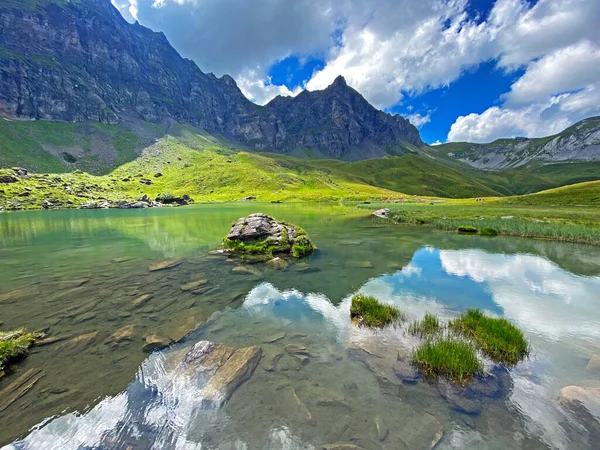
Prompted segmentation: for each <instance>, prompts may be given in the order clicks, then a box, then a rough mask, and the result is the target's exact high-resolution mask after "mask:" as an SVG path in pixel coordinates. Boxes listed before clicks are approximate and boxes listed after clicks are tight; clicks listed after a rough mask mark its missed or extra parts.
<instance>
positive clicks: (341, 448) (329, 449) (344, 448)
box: [323, 442, 366, 450]
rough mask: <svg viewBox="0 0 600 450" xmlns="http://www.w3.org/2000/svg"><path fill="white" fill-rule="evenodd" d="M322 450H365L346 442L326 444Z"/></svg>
mask: <svg viewBox="0 0 600 450" xmlns="http://www.w3.org/2000/svg"><path fill="white" fill-rule="evenodd" d="M323 450H366V449H365V448H364V447H359V446H358V445H354V444H349V443H347V442H337V443H335V444H327V445H324V446H323Z"/></svg>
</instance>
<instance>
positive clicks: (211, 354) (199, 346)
mask: <svg viewBox="0 0 600 450" xmlns="http://www.w3.org/2000/svg"><path fill="white" fill-rule="evenodd" d="M261 356H262V350H261V348H260V347H258V346H253V347H246V348H241V349H238V350H235V349H233V348H231V347H227V346H225V345H223V344H217V343H214V342H210V341H200V342H198V343H196V344H195V345H194V346H193V347H192V348H191V349H189V350H186V351H185V352H183V353H179V357H178V358H176V359H175V361H174V363H175V370H176V371H182V372H184V373H186V374H187V375H188V376H189V377H192V378H197V379H198V380H199V381H202V380H206V382H205V384H204V386H202V388H201V389H200V391H199V392H198V393H197V396H198V398H197V401H198V402H199V404H200V405H201V406H202V407H204V408H212V407H219V406H222V405H223V404H224V403H225V402H227V400H229V398H230V397H231V395H232V394H233V393H234V391H235V390H236V389H237V388H238V387H239V386H240V385H241V384H242V383H243V382H244V381H246V380H248V379H249V378H250V377H251V376H252V374H253V373H254V369H256V366H257V365H258V363H259V362H260V359H261ZM177 361H179V362H177Z"/></svg>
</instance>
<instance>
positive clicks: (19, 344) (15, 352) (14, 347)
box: [0, 329, 35, 371]
mask: <svg viewBox="0 0 600 450" xmlns="http://www.w3.org/2000/svg"><path fill="white" fill-rule="evenodd" d="M9 336H10V338H9V339H6V338H7V337H9ZM3 339H4V340H3ZM34 341H35V335H34V334H33V333H28V332H27V331H25V330H24V329H21V330H16V331H11V332H0V371H2V370H3V369H4V367H5V364H6V363H8V362H10V361H11V360H14V359H17V358H21V357H23V356H25V355H27V353H28V352H29V348H30V347H31V346H32V345H33V342H34Z"/></svg>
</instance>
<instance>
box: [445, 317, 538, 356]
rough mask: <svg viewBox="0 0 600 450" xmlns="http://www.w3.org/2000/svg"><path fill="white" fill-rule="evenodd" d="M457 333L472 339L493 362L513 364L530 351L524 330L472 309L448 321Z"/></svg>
mask: <svg viewBox="0 0 600 450" xmlns="http://www.w3.org/2000/svg"><path fill="white" fill-rule="evenodd" d="M448 326H449V327H450V329H451V330H453V331H454V332H455V333H456V334H460V335H462V336H464V337H465V338H468V339H472V340H473V341H474V342H475V344H476V345H477V347H479V348H480V349H481V351H482V352H483V353H484V354H485V355H486V356H488V357H489V358H490V359H491V360H492V361H494V362H496V363H501V364H507V365H514V364H517V363H518V362H519V361H521V360H522V359H523V358H525V357H526V356H527V355H528V354H529V344H528V343H527V340H526V339H525V336H524V335H523V332H522V331H521V330H520V329H519V328H517V327H516V326H514V325H513V324H512V323H510V322H509V321H508V320H507V319H504V318H495V317H488V316H486V315H485V314H483V313H482V312H481V311H480V310H479V309H474V308H470V309H468V310H467V311H466V312H465V313H464V314H461V315H460V316H459V317H458V318H457V319H455V320H452V321H450V322H449V323H448Z"/></svg>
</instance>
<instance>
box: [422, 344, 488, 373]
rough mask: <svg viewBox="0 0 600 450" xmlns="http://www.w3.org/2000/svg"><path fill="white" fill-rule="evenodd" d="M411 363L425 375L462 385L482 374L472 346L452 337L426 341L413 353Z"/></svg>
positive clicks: (480, 364)
mask: <svg viewBox="0 0 600 450" xmlns="http://www.w3.org/2000/svg"><path fill="white" fill-rule="evenodd" d="M413 363H414V364H415V365H416V366H418V367H419V368H420V369H421V370H422V371H423V372H424V373H425V374H426V375H429V376H444V377H447V378H449V379H450V380H453V381H457V382H459V383H464V382H466V381H468V380H469V379H470V378H472V377H473V376H474V375H476V374H478V373H481V372H483V363H482V362H481V361H480V360H479V359H478V358H477V353H476V351H475V348H474V346H473V345H472V344H471V343H470V342H468V341H465V340H462V339H457V338H453V337H444V338H437V339H428V340H427V341H425V342H423V343H422V344H421V345H419V346H418V347H417V348H416V349H415V350H414V351H413Z"/></svg>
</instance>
